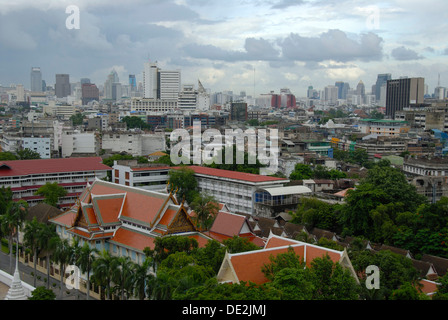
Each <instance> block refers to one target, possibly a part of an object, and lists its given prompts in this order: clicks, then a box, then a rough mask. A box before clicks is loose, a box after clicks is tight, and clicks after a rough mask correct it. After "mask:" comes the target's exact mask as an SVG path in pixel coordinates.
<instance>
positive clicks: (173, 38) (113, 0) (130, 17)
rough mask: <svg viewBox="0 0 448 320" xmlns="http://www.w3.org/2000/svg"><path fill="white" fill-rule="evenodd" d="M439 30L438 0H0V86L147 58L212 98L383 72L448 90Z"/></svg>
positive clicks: (129, 70) (443, 4)
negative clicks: (35, 72) (35, 70)
mask: <svg viewBox="0 0 448 320" xmlns="http://www.w3.org/2000/svg"><path fill="white" fill-rule="evenodd" d="M73 6H74V7H75V8H76V9H77V10H78V11H77V12H78V13H79V15H77V12H76V11H72V10H68V9H70V8H72V7H73ZM77 17H79V20H78V19H76V18H77ZM78 21H79V25H77V22H78ZM71 25H75V26H77V27H79V28H70V26H71ZM68 26H69V27H68ZM446 30H448V1H445V0H426V1H421V0H419V1H416V0H383V1H374V0H369V1H364V0H359V1H352V0H328V1H324V0H226V1H222V0H220V1H217V0H216V1H215V0H126V1H123V0H120V1H118V0H90V1H87V0H37V1H36V0H15V1H11V0H0V84H1V85H3V86H9V85H11V84H23V85H24V86H25V88H27V89H29V88H30V71H31V67H40V68H41V70H42V76H43V80H45V81H46V83H47V85H54V82H55V74H57V73H68V74H69V75H70V81H71V82H77V81H79V80H80V79H81V78H90V80H91V82H93V83H96V84H97V85H103V84H104V82H105V81H106V78H107V75H108V74H109V73H110V72H111V70H112V69H114V70H115V71H117V73H118V75H119V78H120V82H122V83H127V81H128V76H129V74H135V75H136V77H137V80H141V79H142V71H143V64H144V62H146V61H152V62H155V61H157V63H158V65H159V67H160V68H162V69H166V70H177V69H180V70H181V74H182V83H183V84H195V85H197V82H198V80H200V81H201V83H202V84H203V85H204V87H206V88H208V89H210V90H211V91H212V92H219V91H227V90H230V91H233V92H234V93H239V92H240V91H246V94H247V95H255V96H258V95H260V94H263V93H269V92H270V91H274V92H279V91H280V89H282V88H288V89H290V90H291V92H292V93H294V94H295V95H297V96H305V95H306V90H307V88H308V86H313V87H314V88H316V89H323V88H324V87H325V86H327V85H334V83H335V82H336V81H345V82H348V83H349V84H350V86H351V87H352V88H353V87H356V85H357V84H358V82H359V81H361V80H362V81H363V83H364V84H365V85H366V91H367V92H369V91H370V89H371V86H372V85H373V84H374V83H375V82H376V77H377V75H378V74H380V73H391V75H392V78H399V77H403V76H408V77H424V78H425V83H426V84H427V85H428V88H429V93H432V92H433V91H434V88H435V87H436V86H437V85H438V81H439V80H438V79H439V74H440V85H442V86H447V87H448V63H447V62H448V41H447V40H448V33H447V32H446Z"/></svg>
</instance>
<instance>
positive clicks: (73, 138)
mask: <svg viewBox="0 0 448 320" xmlns="http://www.w3.org/2000/svg"><path fill="white" fill-rule="evenodd" d="M99 149H100V148H99V141H98V136H97V134H96V133H95V132H79V131H73V130H66V131H64V132H63V133H62V147H61V153H62V157H63V158H66V157H70V156H72V155H73V154H91V155H98V153H99Z"/></svg>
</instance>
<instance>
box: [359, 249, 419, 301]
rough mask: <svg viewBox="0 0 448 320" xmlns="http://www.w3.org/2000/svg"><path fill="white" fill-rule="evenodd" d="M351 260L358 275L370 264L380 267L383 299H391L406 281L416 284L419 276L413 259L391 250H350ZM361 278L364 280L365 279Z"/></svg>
mask: <svg viewBox="0 0 448 320" xmlns="http://www.w3.org/2000/svg"><path fill="white" fill-rule="evenodd" d="M350 260H351V262H352V265H353V268H354V269H355V271H356V272H357V274H358V275H361V274H364V272H365V270H366V268H367V267H368V266H369V265H375V266H377V267H378V268H379V270H380V288H381V290H382V294H383V299H389V297H390V295H391V293H392V292H393V291H394V290H396V289H399V288H400V286H401V285H403V284H404V283H406V282H410V283H412V284H414V285H415V284H416V283H417V281H418V278H419V273H418V271H417V270H416V269H415V268H414V266H413V264H412V261H411V259H409V258H406V257H404V256H401V255H398V254H396V253H393V252H391V251H390V250H381V251H378V252H372V251H369V250H362V251H356V252H350ZM360 280H361V282H363V281H364V280H365V279H364V278H361V279H360Z"/></svg>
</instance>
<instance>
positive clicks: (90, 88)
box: [82, 83, 100, 105]
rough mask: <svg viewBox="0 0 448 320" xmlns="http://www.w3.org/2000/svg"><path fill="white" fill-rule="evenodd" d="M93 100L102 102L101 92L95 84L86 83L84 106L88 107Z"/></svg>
mask: <svg viewBox="0 0 448 320" xmlns="http://www.w3.org/2000/svg"><path fill="white" fill-rule="evenodd" d="M93 100H96V101H99V100H100V91H99V90H98V88H97V86H96V85H95V84H93V83H84V84H83V85H82V104H83V105H86V104H88V103H89V102H90V101H93Z"/></svg>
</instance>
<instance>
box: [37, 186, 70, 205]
mask: <svg viewBox="0 0 448 320" xmlns="http://www.w3.org/2000/svg"><path fill="white" fill-rule="evenodd" d="M35 195H37V196H43V197H44V202H45V203H46V204H49V205H50V206H53V207H56V206H57V205H58V202H59V199H60V198H62V197H65V196H66V195H67V190H65V189H64V187H61V186H60V185H59V184H58V183H57V182H53V183H51V182H47V183H46V184H44V185H43V186H42V187H40V188H39V189H37V191H36V192H35Z"/></svg>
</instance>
